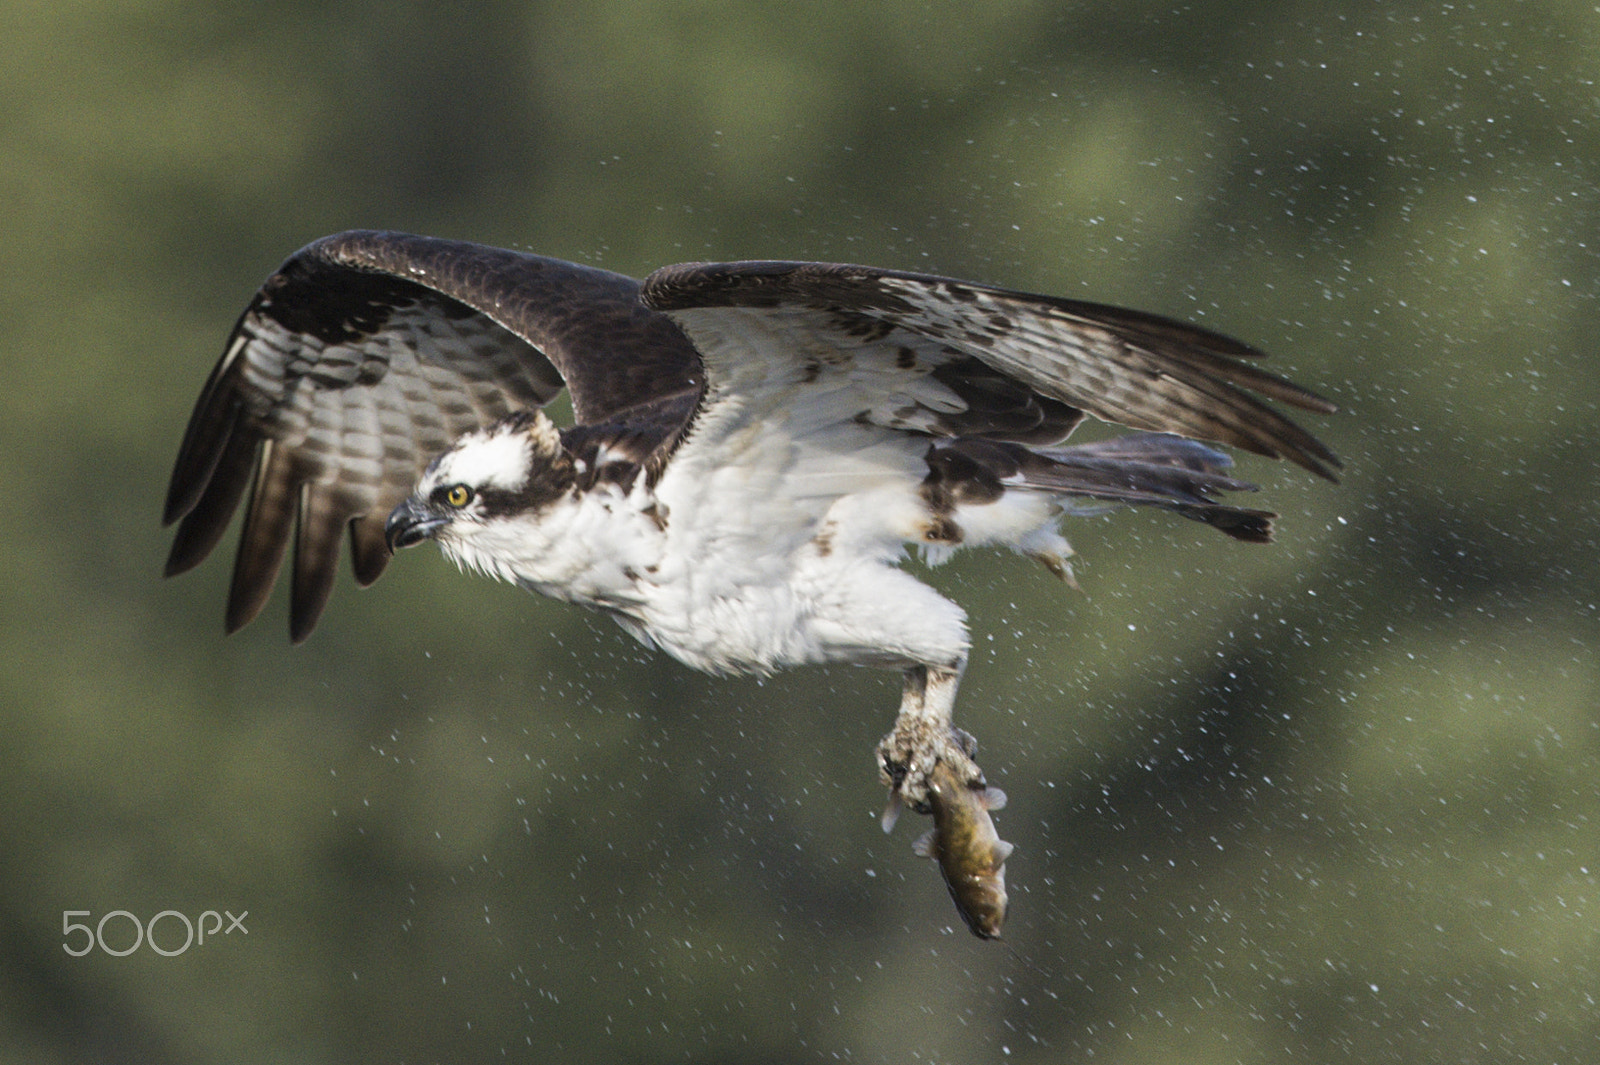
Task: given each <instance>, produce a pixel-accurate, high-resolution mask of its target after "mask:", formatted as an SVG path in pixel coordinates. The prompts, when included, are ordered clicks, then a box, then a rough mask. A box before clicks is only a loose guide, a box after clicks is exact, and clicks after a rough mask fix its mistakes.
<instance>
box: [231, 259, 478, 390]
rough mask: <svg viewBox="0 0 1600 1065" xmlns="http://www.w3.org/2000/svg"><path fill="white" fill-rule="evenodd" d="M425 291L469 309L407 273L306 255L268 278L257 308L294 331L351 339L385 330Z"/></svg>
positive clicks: (345, 341) (328, 339) (327, 339)
mask: <svg viewBox="0 0 1600 1065" xmlns="http://www.w3.org/2000/svg"><path fill="white" fill-rule="evenodd" d="M424 295H429V296H432V298H433V302H435V303H440V304H443V303H451V304H454V305H455V307H456V308H459V309H461V310H467V309H466V308H463V307H461V304H459V303H457V302H456V301H455V300H441V299H440V298H439V297H438V296H437V295H436V294H433V293H429V292H428V290H427V289H425V288H423V287H422V286H421V285H417V284H413V283H412V282H410V281H406V280H404V279H402V278H398V277H391V276H389V275H387V274H379V273H372V272H367V271H362V270H350V269H346V268H344V267H336V266H332V265H331V264H329V263H326V262H323V261H322V260H320V259H315V258H310V257H304V258H296V259H290V260H289V261H288V262H287V263H284V264H283V266H282V267H280V268H279V270H278V272H277V273H275V274H273V275H272V276H271V277H269V278H267V280H266V283H265V284H263V285H262V286H261V292H260V293H259V294H258V295H257V296H256V304H255V307H254V310H255V312H256V313H258V314H261V315H263V316H264V317H266V318H269V319H271V320H272V321H274V322H277V323H278V324H279V325H281V326H283V328H285V329H287V330H288V331H289V332H291V333H303V334H306V335H308V336H312V337H315V338H316V339H318V340H320V341H322V342H323V343H324V344H348V343H350V342H351V341H355V340H360V339H361V338H363V337H369V336H372V335H373V334H375V333H378V332H380V331H381V330H382V329H383V327H384V326H385V325H386V324H387V323H388V321H389V316H390V315H392V314H393V313H394V312H395V311H396V310H398V309H401V308H404V307H409V306H412V305H413V304H415V303H417V301H418V300H420V299H421V298H423V296H424ZM442 309H443V308H441V310H442ZM467 313H471V312H470V311H468V312H467ZM346 383H347V382H346Z"/></svg>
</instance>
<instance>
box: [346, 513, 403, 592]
mask: <svg viewBox="0 0 1600 1065" xmlns="http://www.w3.org/2000/svg"><path fill="white" fill-rule="evenodd" d="M386 517H388V515H386V514H365V515H362V516H361V517H359V518H354V519H352V520H351V522H350V568H351V570H352V571H353V572H354V573H355V578H356V584H357V586H359V587H362V588H366V587H369V586H370V585H371V584H372V582H373V581H376V580H377V579H378V578H379V577H381V576H383V571H384V570H385V569H387V568H388V566H389V559H391V558H393V557H394V556H393V555H391V554H390V552H389V544H388V542H387V541H386V540H385V539H384V538H383V523H384V519H385V518H386Z"/></svg>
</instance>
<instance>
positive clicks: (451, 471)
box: [384, 410, 574, 558]
mask: <svg viewBox="0 0 1600 1065" xmlns="http://www.w3.org/2000/svg"><path fill="white" fill-rule="evenodd" d="M573 480H574V473H573V466H572V459H571V458H570V457H569V456H568V455H567V453H566V451H565V449H564V448H563V447H562V446H561V436H560V434H559V433H558V432H557V431H556V427H555V425H554V423H552V422H551V421H550V419H549V418H546V417H545V416H544V414H543V412H541V411H536V410H535V411H519V412H518V413H516V414H513V415H511V416H510V417H507V418H504V419H502V420H501V421H499V422H496V423H495V424H494V425H491V426H489V427H488V428H486V429H479V430H476V431H474V432H470V433H467V434H466V435H465V436H463V437H461V438H460V439H459V440H457V441H456V442H455V444H453V445H452V446H451V447H450V449H449V450H448V451H446V452H444V453H443V454H441V455H440V456H439V457H438V458H436V459H434V460H433V461H432V462H431V463H429V464H428V468H427V469H426V470H424V471H423V473H422V479H421V480H419V481H418V482H417V486H416V488H415V489H413V490H412V492H411V495H410V496H409V497H407V498H406V499H405V501H403V502H402V503H401V504H400V505H399V506H397V507H395V508H394V510H393V511H392V512H391V513H390V514H389V520H388V521H387V522H385V523H384V535H385V536H386V537H387V539H388V541H389V549H390V550H391V551H397V550H399V549H400V548H402V547H412V546H414V545H416V544H420V543H421V542H422V541H424V540H438V541H439V542H440V544H441V546H443V547H444V548H445V550H446V552H447V553H449V554H451V555H453V556H456V557H458V558H459V557H461V556H462V555H469V554H471V547H472V545H473V544H474V542H475V541H476V540H477V539H479V538H480V537H481V536H483V535H484V534H485V532H486V531H488V530H492V529H494V528H495V527H496V526H497V523H499V522H501V521H503V520H504V519H507V518H515V517H518V516H521V515H524V514H528V513H530V512H533V511H536V510H538V509H539V508H540V507H542V506H545V505H546V504H548V503H551V502H554V501H555V500H557V499H559V498H560V497H561V496H562V495H564V494H565V493H566V492H567V490H568V489H570V488H571V487H572V484H573Z"/></svg>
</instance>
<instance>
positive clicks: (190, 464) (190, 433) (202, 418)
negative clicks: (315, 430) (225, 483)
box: [161, 327, 249, 525]
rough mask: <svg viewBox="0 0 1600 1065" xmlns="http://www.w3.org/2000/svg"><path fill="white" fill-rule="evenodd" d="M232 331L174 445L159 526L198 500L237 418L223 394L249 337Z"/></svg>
mask: <svg viewBox="0 0 1600 1065" xmlns="http://www.w3.org/2000/svg"><path fill="white" fill-rule="evenodd" d="M235 329H236V332H235V335H234V337H233V341H232V343H231V344H229V346H228V349H227V351H225V352H224V353H223V356H222V358H221V359H219V360H218V361H217V365H216V367H215V368H213V369H212V371H211V376H210V377H208V378H207V379H206V383H205V387H204V388H202V389H201V390H200V398H199V400H198V401H196V403H195V405H194V413H192V414H191V415H190V416H189V424H188V425H187V426H185V427H184V431H183V443H182V444H180V445H179V446H178V458H177V460H176V461H175V462H174V463H173V466H172V480H171V481H170V482H169V483H168V486H167V500H166V505H165V506H164V507H163V508H162V515H161V524H163V525H171V524H172V523H173V522H175V521H177V520H178V519H179V518H181V517H183V516H184V515H185V514H188V513H189V511H190V510H192V509H193V508H194V506H195V505H196V504H197V503H198V502H199V501H200V498H201V496H203V495H204V494H205V492H206V489H207V487H208V486H209V485H210V483H211V478H212V475H213V472H214V471H215V470H216V466H217V462H218V460H219V459H220V458H221V457H222V453H223V449H224V447H225V446H226V444H227V442H228V440H229V439H230V438H231V437H232V436H233V432H234V427H235V426H236V425H237V424H238V421H239V418H240V416H241V412H240V409H239V401H238V399H237V398H236V397H234V396H232V395H228V394H227V392H228V391H229V390H231V384H230V383H229V380H228V379H229V378H230V376H231V370H232V367H233V365H234V363H235V361H236V360H237V359H238V357H239V353H240V352H241V351H243V350H244V347H245V345H246V343H247V342H248V340H249V338H248V337H247V336H246V335H245V334H244V333H242V332H238V331H237V330H238V327H235Z"/></svg>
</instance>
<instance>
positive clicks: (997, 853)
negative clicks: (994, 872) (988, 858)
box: [994, 839, 1017, 864]
mask: <svg viewBox="0 0 1600 1065" xmlns="http://www.w3.org/2000/svg"><path fill="white" fill-rule="evenodd" d="M1016 849H1017V848H1016V845H1015V844H1012V843H1007V842H1006V841H1005V840H1003V839H1002V840H999V841H997V842H996V843H995V845H994V860H995V862H996V863H997V864H1003V863H1004V862H1005V860H1006V859H1007V858H1009V857H1011V855H1012V853H1013V852H1014V851H1015V850H1016Z"/></svg>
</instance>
